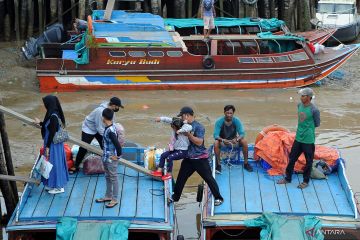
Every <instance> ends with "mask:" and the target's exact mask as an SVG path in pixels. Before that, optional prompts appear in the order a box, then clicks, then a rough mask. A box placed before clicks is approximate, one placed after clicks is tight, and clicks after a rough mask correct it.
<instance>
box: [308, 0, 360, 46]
mask: <svg viewBox="0 0 360 240" xmlns="http://www.w3.org/2000/svg"><path fill="white" fill-rule="evenodd" d="M311 23H312V24H313V25H314V26H316V27H319V28H337V29H338V30H337V32H335V34H334V35H333V36H334V38H330V39H329V40H328V41H327V42H328V43H335V42H338V41H337V40H336V39H338V40H339V41H341V42H350V41H354V40H355V39H356V38H357V36H358V35H359V30H360V18H359V15H358V12H357V7H356V0H320V1H319V2H318V8H317V11H316V19H314V20H312V21H311Z"/></svg>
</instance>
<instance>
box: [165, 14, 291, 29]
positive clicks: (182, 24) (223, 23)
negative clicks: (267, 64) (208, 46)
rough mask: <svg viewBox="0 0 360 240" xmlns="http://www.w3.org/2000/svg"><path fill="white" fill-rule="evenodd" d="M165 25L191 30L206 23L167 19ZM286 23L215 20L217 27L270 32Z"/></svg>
mask: <svg viewBox="0 0 360 240" xmlns="http://www.w3.org/2000/svg"><path fill="white" fill-rule="evenodd" d="M164 21H165V25H167V26H173V27H177V28H191V27H203V26H204V22H203V20H202V19H199V18H189V19H183V18H180V19H177V18H167V19H164ZM284 24H285V23H284V21H282V20H279V19H277V18H271V19H259V20H258V21H253V20H251V18H225V17H218V18H215V26H217V27H238V26H259V27H260V28H261V30H262V31H270V30H271V29H274V28H279V27H281V26H282V25H284Z"/></svg>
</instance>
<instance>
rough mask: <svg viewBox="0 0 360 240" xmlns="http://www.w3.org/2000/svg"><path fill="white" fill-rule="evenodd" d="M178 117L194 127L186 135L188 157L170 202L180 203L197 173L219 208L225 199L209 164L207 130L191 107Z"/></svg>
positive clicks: (181, 168)
mask: <svg viewBox="0 0 360 240" xmlns="http://www.w3.org/2000/svg"><path fill="white" fill-rule="evenodd" d="M178 117H181V118H182V120H183V121H185V120H186V121H187V123H188V124H190V125H191V126H192V131H191V132H190V133H186V136H187V137H188V138H189V141H190V145H189V148H188V157H187V158H185V159H184V160H183V161H182V163H181V167H180V170H179V175H178V177H177V179H176V184H175V188H174V194H173V195H172V199H170V200H173V201H175V202H177V201H179V199H180V197H181V193H182V191H183V189H184V186H185V183H186V181H187V179H188V178H189V177H190V176H191V175H192V174H193V173H194V172H195V171H196V172H197V173H198V174H199V175H200V176H201V177H202V178H203V179H204V181H205V182H206V183H207V184H208V186H209V188H210V190H211V192H212V194H213V196H214V198H215V202H214V204H215V206H219V205H220V204H222V203H223V201H224V199H223V197H222V196H221V194H220V191H219V186H218V185H217V183H216V181H215V179H214V178H213V176H212V173H211V169H210V165H209V162H208V157H209V156H208V152H207V149H206V148H205V146H204V138H205V128H204V126H203V125H202V124H200V123H199V122H198V121H196V120H195V117H194V111H193V110H192V108H190V107H183V108H182V109H181V110H180V113H179V115H178Z"/></svg>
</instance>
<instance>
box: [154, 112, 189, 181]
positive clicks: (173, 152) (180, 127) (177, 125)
mask: <svg viewBox="0 0 360 240" xmlns="http://www.w3.org/2000/svg"><path fill="white" fill-rule="evenodd" d="M155 121H156V122H163V123H169V124H171V128H172V129H173V131H172V137H171V142H170V144H169V151H166V152H164V153H163V154H161V157H160V163H159V166H158V169H157V170H156V171H154V172H153V175H154V176H157V177H162V180H167V179H170V178H171V172H172V168H173V161H174V160H180V159H184V158H186V157H187V152H188V147H189V145H190V142H189V139H188V137H187V136H186V133H189V132H191V130H192V127H191V125H190V124H187V123H186V122H184V121H183V120H181V119H180V118H176V117H174V118H169V117H158V118H156V119H155ZM165 161H166V162H167V171H165V172H164V173H165V174H163V170H164V166H165Z"/></svg>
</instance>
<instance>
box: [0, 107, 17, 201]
mask: <svg viewBox="0 0 360 240" xmlns="http://www.w3.org/2000/svg"><path fill="white" fill-rule="evenodd" d="M0 104H1V100H0ZM0 134H1V140H2V146H3V149H4V157H5V162H6V169H7V173H8V175H11V176H15V171H14V165H13V161H12V157H11V150H10V143H9V138H8V134H7V131H6V124H5V117H4V114H3V113H2V112H0ZM10 186H11V190H12V192H13V194H14V197H15V200H16V201H18V200H19V199H18V190H17V187H16V183H15V182H11V183H10Z"/></svg>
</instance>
